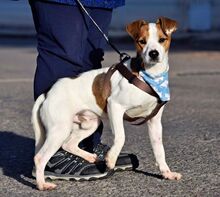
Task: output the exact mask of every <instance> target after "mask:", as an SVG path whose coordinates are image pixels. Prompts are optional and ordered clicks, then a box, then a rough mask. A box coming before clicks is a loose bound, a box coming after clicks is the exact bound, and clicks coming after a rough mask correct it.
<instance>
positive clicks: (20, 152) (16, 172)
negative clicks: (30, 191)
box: [0, 131, 35, 188]
mask: <svg viewBox="0 0 220 197" xmlns="http://www.w3.org/2000/svg"><path fill="white" fill-rule="evenodd" d="M33 156H34V140H33V139H31V138H28V137H24V136H21V135H17V134H15V133H14V132H9V131H0V168H2V171H3V174H4V175H5V176H8V177H11V178H14V179H15V180H17V181H18V182H20V183H22V184H24V185H27V186H29V187H32V188H35V185H34V184H32V183H31V182H29V181H27V180H25V177H27V178H32V175H31V171H32V167H33Z"/></svg>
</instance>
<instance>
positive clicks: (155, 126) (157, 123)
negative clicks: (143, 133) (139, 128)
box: [148, 108, 181, 180]
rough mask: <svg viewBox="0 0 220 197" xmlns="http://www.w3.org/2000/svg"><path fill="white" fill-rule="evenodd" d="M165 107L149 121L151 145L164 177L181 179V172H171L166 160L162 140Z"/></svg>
mask: <svg viewBox="0 0 220 197" xmlns="http://www.w3.org/2000/svg"><path fill="white" fill-rule="evenodd" d="M162 112H163V108H161V109H160V111H159V112H158V114H157V115H156V116H155V117H153V118H152V119H151V120H149V121H148V132H149V136H150V141H151V145H152V148H153V152H154V156H155V158H156V163H157V165H158V166H159V169H160V172H161V174H162V175H163V177H164V178H166V179H170V180H179V179H180V178H181V174H180V173H176V172H171V171H170V169H169V167H168V165H167V163H166V160H165V151H164V147H163V142H162V124H161V116H162Z"/></svg>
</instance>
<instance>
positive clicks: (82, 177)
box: [32, 170, 114, 181]
mask: <svg viewBox="0 0 220 197" xmlns="http://www.w3.org/2000/svg"><path fill="white" fill-rule="evenodd" d="M113 173H114V170H110V171H108V172H104V173H100V174H93V175H80V176H71V175H70V176H68V175H66V174H64V175H62V174H60V175H57V174H55V173H52V172H47V171H45V172H44V178H45V179H51V180H66V181H70V180H74V181H92V180H98V179H105V178H108V177H110V176H111V175H112V174H113ZM32 176H33V177H35V178H36V173H35V171H32Z"/></svg>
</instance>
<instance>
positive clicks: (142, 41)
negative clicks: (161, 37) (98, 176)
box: [138, 39, 147, 44]
mask: <svg viewBox="0 0 220 197" xmlns="http://www.w3.org/2000/svg"><path fill="white" fill-rule="evenodd" d="M138 42H139V43H140V44H147V42H146V40H143V39H141V40H138Z"/></svg>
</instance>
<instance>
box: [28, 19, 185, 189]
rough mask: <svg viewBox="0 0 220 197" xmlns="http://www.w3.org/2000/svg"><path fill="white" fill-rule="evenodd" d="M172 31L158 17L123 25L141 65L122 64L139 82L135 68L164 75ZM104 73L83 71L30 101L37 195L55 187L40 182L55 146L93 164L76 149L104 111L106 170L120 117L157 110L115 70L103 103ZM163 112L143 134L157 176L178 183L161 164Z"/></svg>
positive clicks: (118, 143)
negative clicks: (108, 141) (108, 132)
mask: <svg viewBox="0 0 220 197" xmlns="http://www.w3.org/2000/svg"><path fill="white" fill-rule="evenodd" d="M175 30H176V22H175V21H173V20H171V19H168V18H163V17H161V18H159V19H158V20H157V22H156V23H148V22H146V21H144V20H138V21H135V22H133V23H131V24H129V25H128V26H127V32H128V33H129V34H130V35H131V37H132V38H133V39H134V40H135V43H136V48H137V54H138V55H137V57H138V58H139V59H141V61H137V62H141V63H140V65H131V60H128V61H126V62H125V63H124V65H125V66H126V67H127V68H128V69H129V70H130V71H131V72H133V73H134V74H135V75H136V76H137V77H138V78H139V79H140V80H143V78H142V76H141V75H140V74H139V73H140V72H139V71H140V69H141V70H144V71H145V72H147V73H148V74H150V75H151V76H158V75H160V74H161V73H164V72H167V71H168V69H169V64H168V50H169V46H170V42H171V34H172V33H173V32H174V31H175ZM133 59H135V58H133ZM134 62H135V61H134ZM108 69H109V68H101V69H97V70H92V71H88V72H85V73H83V74H81V75H80V76H79V77H77V78H74V79H71V78H63V79H60V80H58V82H57V83H55V85H54V86H53V87H52V88H51V90H50V91H49V92H48V93H47V94H46V95H45V94H42V95H40V96H39V97H38V99H37V100H36V102H35V104H34V107H33V111H32V123H33V128H34V131H35V140H36V144H35V154H36V155H35V157H34V162H35V166H36V179H37V187H38V188H39V189H40V190H47V189H53V188H55V187H56V185H55V184H53V183H48V182H45V179H44V169H45V166H46V164H47V162H48V161H49V159H50V158H51V157H52V155H54V154H55V152H56V151H57V150H58V149H59V148H60V147H62V148H63V149H64V150H66V151H68V152H70V153H72V154H75V155H78V156H80V157H82V158H84V159H86V160H88V161H89V162H95V161H96V160H97V155H95V154H91V153H89V152H86V151H84V150H82V149H80V148H79V147H78V144H79V142H80V141H82V140H83V139H84V138H86V137H88V136H90V135H91V134H92V133H93V132H94V131H95V130H96V128H97V127H98V125H99V123H100V117H102V115H103V114H105V112H104V111H105V110H104V109H107V115H108V118H109V121H110V124H111V129H112V132H113V134H114V143H113V145H112V147H111V149H110V150H109V152H108V153H107V156H106V163H107V166H108V167H109V168H110V169H112V168H114V166H115V163H116V160H117V157H118V155H119V153H120V151H121V149H122V147H123V145H124V142H125V132H124V126H123V116H124V114H125V113H126V115H127V116H129V117H131V118H135V117H146V116H148V115H149V114H151V113H152V111H153V110H154V109H155V107H156V106H157V104H158V98H156V97H154V96H152V95H150V94H147V93H146V92H144V91H142V90H140V89H139V88H137V87H136V86H134V85H133V84H131V83H129V82H128V80H127V79H126V78H124V77H123V76H122V75H121V74H120V73H119V72H117V71H116V72H114V74H113V75H112V77H111V79H110V84H111V86H110V87H111V90H110V95H108V97H107V98H105V96H103V94H102V91H103V90H104V88H105V87H103V86H102V85H103V77H102V76H104V75H105V74H106V72H107V71H108ZM143 81H144V80H143ZM134 95H135V96H134ZM163 108H164V107H161V108H160V110H159V112H158V113H157V114H156V115H155V116H154V117H152V118H151V119H150V120H148V121H147V125H148V132H149V136H150V141H151V144H152V147H153V152H154V155H155V158H156V163H157V164H158V166H159V170H160V172H161V174H162V175H163V177H164V178H166V179H170V180H179V179H180V178H181V174H179V173H176V172H172V171H171V170H170V169H169V167H168V165H167V163H166V161H165V152H164V147H163V144H162V125H161V116H162V112H163Z"/></svg>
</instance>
